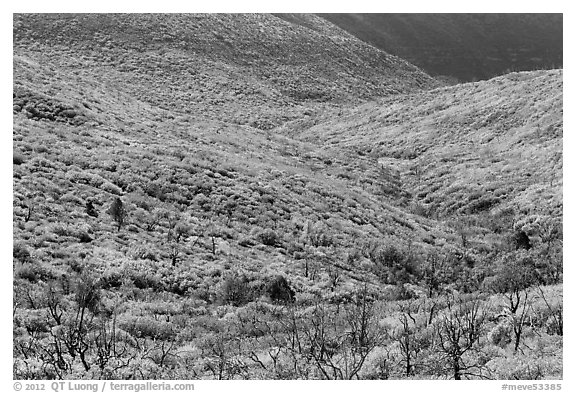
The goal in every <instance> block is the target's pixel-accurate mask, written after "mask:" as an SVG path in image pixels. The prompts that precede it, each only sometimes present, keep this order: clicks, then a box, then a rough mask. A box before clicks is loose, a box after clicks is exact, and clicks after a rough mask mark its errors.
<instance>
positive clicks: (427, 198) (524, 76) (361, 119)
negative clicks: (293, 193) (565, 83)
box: [292, 71, 563, 217]
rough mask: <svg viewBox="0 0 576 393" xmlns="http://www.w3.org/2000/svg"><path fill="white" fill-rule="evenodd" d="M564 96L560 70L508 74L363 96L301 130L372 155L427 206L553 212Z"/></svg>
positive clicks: (558, 190)
mask: <svg viewBox="0 0 576 393" xmlns="http://www.w3.org/2000/svg"><path fill="white" fill-rule="evenodd" d="M562 103H563V100H562V72H561V71H537V72H524V73H512V74H508V75H505V76H502V77H498V78H495V79H491V80H489V81H485V82H477V83H470V84H464V85H458V86H453V87H449V88H442V89H438V90H433V91H429V92H425V93H422V94H417V95H407V96H402V97H397V98H394V99H387V100H383V101H380V102H378V103H370V104H365V105H363V106H360V107H359V108H357V109H355V110H352V111H350V112H349V113H346V114H343V115H341V116H339V117H337V118H333V119H332V120H328V121H326V122H319V124H318V125H315V126H312V127H309V128H306V129H303V130H302V131H301V132H300V134H299V137H300V138H302V139H303V140H306V141H314V142H315V143H322V144H326V145H329V146H331V147H334V148H336V149H350V150H352V149H353V150H357V151H359V152H362V154H364V155H368V156H371V157H372V158H373V160H374V161H375V162H378V163H380V165H382V166H384V167H388V168H390V170H392V171H396V172H397V173H398V174H399V176H400V178H401V179H402V182H403V183H404V185H405V187H406V189H407V190H409V192H410V194H411V195H412V196H413V201H414V202H415V203H418V204H420V205H421V207H423V208H424V211H426V212H428V214H439V215H440V216H446V215H454V214H460V215H467V214H473V215H474V214H479V213H486V212H492V213H495V214H496V213H498V212H503V211H506V210H507V209H508V208H512V209H513V210H515V211H516V213H520V212H523V214H544V215H551V216H554V217H560V216H561V215H562V129H563V123H562V113H563V109H562ZM295 127H296V126H293V127H292V128H293V129H294V128H295Z"/></svg>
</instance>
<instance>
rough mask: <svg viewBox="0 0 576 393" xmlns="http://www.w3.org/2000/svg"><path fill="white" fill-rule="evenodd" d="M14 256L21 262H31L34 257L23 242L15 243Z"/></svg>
mask: <svg viewBox="0 0 576 393" xmlns="http://www.w3.org/2000/svg"><path fill="white" fill-rule="evenodd" d="M12 257H13V258H14V261H18V262H20V263H30V262H32V257H31V256H30V251H28V249H27V248H26V246H24V245H23V244H21V243H15V244H14V246H13V247H12Z"/></svg>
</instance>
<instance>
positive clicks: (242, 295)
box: [222, 275, 254, 307]
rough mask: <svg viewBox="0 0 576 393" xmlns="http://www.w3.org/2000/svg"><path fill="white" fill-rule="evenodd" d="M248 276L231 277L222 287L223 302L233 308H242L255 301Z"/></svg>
mask: <svg viewBox="0 0 576 393" xmlns="http://www.w3.org/2000/svg"><path fill="white" fill-rule="evenodd" d="M249 284H250V282H249V280H248V279H247V278H246V276H243V275H242V276H230V277H228V278H227V279H226V280H225V281H224V284H223V286H222V301H223V302H224V303H226V304H231V305H233V306H236V307H238V306H242V305H244V304H246V303H249V302H250V301H252V300H253V299H254V293H253V292H252V290H251V288H250V285H249Z"/></svg>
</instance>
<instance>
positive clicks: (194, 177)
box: [13, 15, 563, 379]
mask: <svg viewBox="0 0 576 393" xmlns="http://www.w3.org/2000/svg"><path fill="white" fill-rule="evenodd" d="M162 26H163V27H162ZM161 27H162V28H161ZM152 32H153V33H152ZM259 34H262V36H259ZM271 36H272V37H274V39H269V38H266V37H271ZM103 37H104V38H103ZM170 37H172V38H170ZM174 37H178V39H176V38H174ZM222 37H223V38H222ZM259 37H262V38H259ZM180 38H182V39H181V40H180ZM182 42H184V43H182ZM318 51H323V52H322V53H323V55H322V56H323V58H320V57H315V55H314V54H315V53H318ZM326 58H329V59H333V61H326ZM154 59H157V60H158V61H155V60H154ZM349 59H353V61H348V60H349ZM190 70H196V71H194V72H189V71H190ZM303 70H304V71H305V72H304V73H303ZM13 73H14V85H13V151H14V152H13V163H14V166H13V179H14V180H13V199H14V207H13V217H14V219H13V229H14V245H13V267H14V285H13V290H14V308H13V328H14V334H13V340H14V378H16V379H110V378H112V379H197V378H198V379H203V378H210V379H297V378H307V379H370V378H377V379H388V378H391V379H394V378H431V379H435V378H454V379H464V378H466V379H468V378H471V379H475V378H488V379H542V378H546V379H556V378H561V377H562V341H563V339H562V334H563V324H562V315H563V314H562V256H561V254H562V234H561V224H562V216H561V209H562V194H561V193H562V188H561V187H562V176H561V172H562V167H561V165H562V161H561V155H562V94H561V90H562V73H561V72H560V71H550V72H535V73H521V74H510V75H507V76H504V77H501V78H498V79H494V80H491V81H487V82H481V83H477V84H466V85H459V86H454V87H449V88H444V87H440V88H435V89H432V88H433V87H437V84H436V83H435V82H434V81H433V80H432V79H431V78H430V77H428V76H427V75H426V74H424V73H423V72H422V71H420V70H419V69H417V68H416V67H414V66H411V65H409V64H408V63H406V62H404V61H402V60H400V59H398V58H395V57H393V56H390V55H387V54H386V53H384V52H381V51H379V50H377V49H375V48H373V47H371V46H369V45H363V44H361V43H359V41H358V40H357V39H355V38H353V37H351V36H350V35H349V34H347V33H344V32H342V31H341V30H340V29H339V28H337V27H336V26H333V25H330V24H329V23H327V22H326V21H323V20H322V19H320V18H318V17H315V16H309V15H283V16H282V18H277V17H275V16H272V15H206V16H195V15H138V16H137V15H75V16H71V15H43V16H40V15H16V16H15V27H14V60H13ZM299 77H301V78H303V79H299ZM290 83H293V89H295V90H290V88H289V87H288V86H289V84H290ZM238 86H240V87H238ZM252 88H253V90H251V89H252ZM238 89H239V90H238ZM307 89H313V90H314V89H319V90H314V91H322V92H327V91H330V93H329V94H326V95H321V96H314V97H311V96H303V95H301V94H300V93H302V92H309V91H312V90H307ZM196 90H202V93H201V94H199V95H195V91H196ZM238 91H239V92H240V93H239V94H237V92H238ZM266 92H267V93H266ZM294 92H296V93H297V94H295V93H294ZM216 97H218V98H216ZM215 100H216V101H215ZM264 120H266V121H269V123H263V122H262V121H264ZM479 146H480V148H479ZM527 174H530V176H527ZM523 236H524V237H523ZM526 238H527V239H528V240H526ZM515 296H519V298H518V299H520V300H522V301H523V303H522V302H521V301H520V300H519V301H518V302H516V300H515V299H516V297H515ZM467 318H472V320H471V321H469V322H471V323H472V325H468V327H466V326H465V324H464V325H463V324H462V321H463V320H465V319H467ZM457 326H460V327H459V328H458V329H461V331H460V334H462V337H469V341H468V342H464V340H463V341H462V342H456V343H453V345H456V346H458V347H459V348H461V349H462V352H461V353H460V352H459V353H458V354H457V356H456V355H454V354H451V353H450V352H449V351H450V349H449V348H451V347H450V346H447V345H444V344H441V343H447V342H449V339H447V338H446V337H447V334H448V333H449V331H450V329H454V328H455V327H457ZM446 340H448V341H446Z"/></svg>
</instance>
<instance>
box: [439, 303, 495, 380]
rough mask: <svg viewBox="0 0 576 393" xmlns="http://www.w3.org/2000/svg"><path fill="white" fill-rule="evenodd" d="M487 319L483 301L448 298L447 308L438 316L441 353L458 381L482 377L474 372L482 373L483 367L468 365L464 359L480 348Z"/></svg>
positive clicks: (477, 364) (476, 364) (474, 364)
mask: <svg viewBox="0 0 576 393" xmlns="http://www.w3.org/2000/svg"><path fill="white" fill-rule="evenodd" d="M485 319H486V313H485V310H484V309H483V308H482V305H481V301H480V299H478V298H468V297H457V296H455V295H448V296H447V308H446V310H444V312H443V313H442V314H441V315H439V316H438V320H437V323H436V326H435V331H436V334H437V336H438V339H439V344H438V350H439V351H440V352H441V353H442V355H443V357H444V358H445V359H446V362H447V364H448V366H449V367H448V368H449V370H450V373H451V375H452V376H453V378H454V379H456V380H460V379H462V377H463V376H466V375H476V376H478V374H476V373H475V372H474V371H479V370H480V368H481V364H479V363H477V362H474V363H472V364H466V363H465V360H464V355H465V354H466V353H468V352H473V351H475V350H476V349H477V348H478V341H479V339H480V335H481V333H482V327H483V325H484V322H485ZM480 376H481V375H480Z"/></svg>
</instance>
